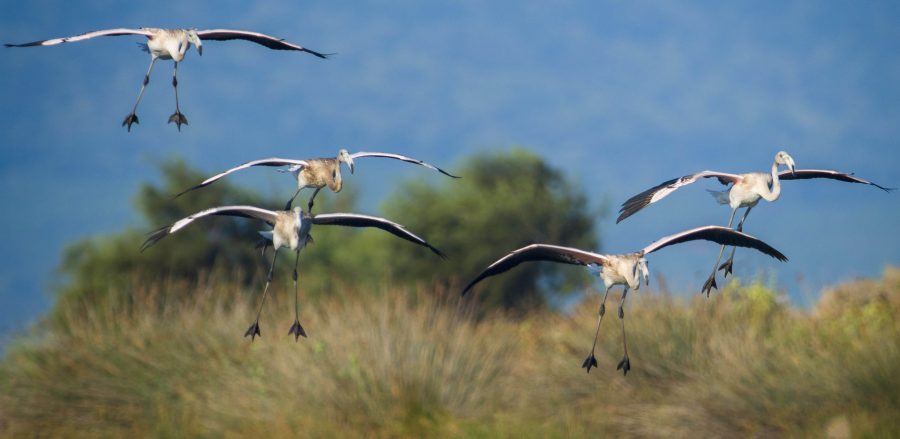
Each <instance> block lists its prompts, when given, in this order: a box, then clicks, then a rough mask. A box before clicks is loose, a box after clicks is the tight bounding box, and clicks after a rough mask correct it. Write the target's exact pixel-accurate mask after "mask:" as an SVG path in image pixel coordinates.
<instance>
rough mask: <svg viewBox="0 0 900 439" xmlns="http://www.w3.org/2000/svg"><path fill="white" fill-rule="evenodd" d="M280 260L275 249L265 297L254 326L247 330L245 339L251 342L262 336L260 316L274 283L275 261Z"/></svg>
mask: <svg viewBox="0 0 900 439" xmlns="http://www.w3.org/2000/svg"><path fill="white" fill-rule="evenodd" d="M277 259H278V249H275V254H274V255H273V256H272V266H271V267H269V275H268V276H266V287H265V288H264V289H263V297H262V301H261V302H259V310H257V311H256V320H255V321H254V322H253V324H251V325H250V327H249V328H247V332H245V333H244V337H250V340H251V341H253V340H254V339H255V338H256V336H257V335H260V336H261V335H262V334H261V333H260V332H259V316H260V314H262V310H263V305H265V303H266V297H268V296H269V284H271V283H272V273H273V272H274V271H275V261H276V260H277Z"/></svg>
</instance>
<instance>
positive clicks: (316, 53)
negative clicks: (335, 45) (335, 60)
mask: <svg viewBox="0 0 900 439" xmlns="http://www.w3.org/2000/svg"><path fill="white" fill-rule="evenodd" d="M302 51H303V52H306V53H309V54H311V55H315V56H317V57H319V58H322V59H328V58H330V57H332V56H335V55H337V53H320V52H316V51H315V50H309V49H306V48H304V49H302Z"/></svg>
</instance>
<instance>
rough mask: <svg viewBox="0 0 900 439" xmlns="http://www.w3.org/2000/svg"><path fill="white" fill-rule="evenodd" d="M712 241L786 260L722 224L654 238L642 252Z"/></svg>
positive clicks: (769, 248) (771, 248)
mask: <svg viewBox="0 0 900 439" xmlns="http://www.w3.org/2000/svg"><path fill="white" fill-rule="evenodd" d="M700 239H702V240H706V241H712V242H715V243H718V244H722V245H729V246H738V247H747V248H752V249H754V250H758V251H760V252H762V253H765V254H767V255H769V256H771V257H773V258H775V259H778V260H779V261H782V262H784V261H787V256H785V255H783V254H781V252H779V251H778V250H776V249H775V248H773V247H772V246H770V245H769V244H766V243H765V242H763V241H762V240H760V239H758V238H755V237H753V236H750V235H748V234H746V233H743V232H738V231H737V230H733V229H730V228H728V227H722V226H702V227H697V228H694V229H690V230H685V231H683V232H679V233H676V234H674V235H669V236H666V237H663V238H660V239H658V240H656V242H654V243H652V244H650V245H648V246H646V247H644V249H643V250H642V251H643V254H645V255H647V254H650V253H653V252H655V251H657V250H659V249H661V248H664V247H668V246H670V245H674V244H680V243H682V242H688V241H696V240H700Z"/></svg>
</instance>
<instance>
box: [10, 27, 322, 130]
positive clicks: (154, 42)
mask: <svg viewBox="0 0 900 439" xmlns="http://www.w3.org/2000/svg"><path fill="white" fill-rule="evenodd" d="M121 35H142V36H144V37H147V42H146V43H139V45H140V46H141V48H142V49H143V50H144V51H145V52H147V53H149V54H150V67H148V68H147V73H146V74H144V82H143V83H142V84H141V91H140V92H139V93H138V97H137V101H136V102H135V103H134V107H133V108H132V110H131V113H129V114H128V115H127V116H125V120H124V121H122V126H127V129H128V131H129V132H130V131H131V125H132V124H136V123H139V122H138V117H137V114H136V112H137V107H138V104H140V102H141V97H143V96H144V89H145V88H146V87H147V84H149V83H150V72H151V71H152V70H153V64H154V63H155V62H156V60H157V59H163V60H169V59H170V60H172V61H174V63H175V70H174V72H173V73H172V87H174V88H175V113H173V114H172V115H171V116H169V123H174V124H175V126H176V127H177V128H178V131H181V125H187V124H188V121H187V118H186V117H185V116H184V114H182V113H181V110H180V108H179V106H178V63H179V62H181V61H182V60H183V59H184V56H185V54H186V53H187V51H188V49H190V47H191V44H193V45H194V46H196V47H197V53H198V54H199V55H201V56H202V55H203V40H220V41H224V40H247V41H252V42H254V43H257V44H260V45H262V46H265V47H268V48H269V49H274V50H296V51H301V52H306V53H309V54H312V55H315V56H317V57H319V58H327V57H328V56H329V55H330V54H324V53H319V52H316V51H314V50H310V49H307V48H305V47H302V46H299V45H297V44H294V43H290V42H287V41H285V40H283V39H281V38H276V37H273V36H270V35H266V34H262V33H259V32H251V31H244V30H232V29H209V30H202V31H198V30H196V29H159V28H152V27H142V28H138V29H127V28H117V29H106V30H98V31H93V32H87V33H83V34H81V35H76V36H72V37H64V38H53V39H49V40H40V41H33V42H30V43H24V44H6V47H35V46H55V45H57V44H64V43H74V42H77V41H84V40H89V39H91V38H96V37H112V36H121Z"/></svg>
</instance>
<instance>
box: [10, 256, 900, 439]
mask: <svg viewBox="0 0 900 439" xmlns="http://www.w3.org/2000/svg"><path fill="white" fill-rule="evenodd" d="M240 288H241V287H238V286H236V285H234V284H232V283H230V282H227V281H224V280H216V279H211V280H210V279H207V280H203V281H201V282H200V283H199V284H198V285H188V284H179V283H165V282H161V283H159V284H157V285H149V286H145V287H136V288H133V289H132V291H129V293H130V297H132V300H131V301H130V302H129V303H106V304H104V305H101V307H99V308H97V307H94V308H80V310H79V311H70V312H69V313H65V312H63V313H60V315H56V316H55V320H54V321H53V322H52V323H47V324H44V325H42V326H41V327H39V328H37V329H36V330H35V331H33V332H32V333H29V334H23V335H21V336H20V337H18V338H17V339H16V340H15V341H14V342H13V343H12V344H11V345H10V346H9V347H8V351H7V354H6V357H5V358H4V359H3V360H2V362H0V433H2V435H4V436H46V437H58V436H84V435H88V434H89V435H92V436H100V437H121V436H125V435H140V436H142V437H146V436H158V437H207V436H208V437H245V436H261V437H296V436H314V437H319V436H338V435H339V436H343V437H347V436H350V437H421V436H442V437H473V436H474V437H579V436H580V437H596V436H599V435H615V436H636V437H646V436H665V437H671V436H700V437H709V436H725V437H732V436H736V437H748V436H763V437H767V436H823V435H825V434H836V435H841V434H845V435H846V434H849V435H851V436H853V437H891V436H897V435H898V434H900V419H898V416H897V413H900V373H898V371H900V368H898V365H900V322H898V320H897V316H898V311H900V269H888V270H887V271H886V272H885V275H884V277H883V278H882V279H880V280H877V281H861V282H855V283H851V284H847V285H844V286H841V287H839V288H837V289H834V290H832V291H829V292H826V293H825V294H824V295H823V297H822V299H821V300H820V302H819V304H818V305H817V306H816V308H815V309H814V310H812V311H809V312H801V311H798V310H796V309H792V308H791V307H789V306H787V305H786V304H784V303H783V302H781V301H780V300H779V299H778V297H777V296H776V295H775V294H774V293H773V292H772V291H771V290H768V289H766V288H765V287H762V286H760V285H748V286H738V285H732V286H730V287H728V288H726V289H725V290H724V291H723V292H721V293H716V294H714V296H713V297H711V298H710V299H706V298H705V296H704V297H697V298H695V299H693V300H691V301H690V302H687V303H685V302H682V301H678V300H675V299H671V298H668V297H663V296H659V295H653V294H651V293H648V292H646V291H641V292H639V293H637V294H634V295H633V296H631V298H629V302H630V303H629V304H628V305H627V306H626V320H625V321H626V325H627V330H628V340H629V354H630V357H631V361H632V367H633V369H632V371H631V373H629V375H628V376H627V377H623V376H622V375H621V374H620V373H617V372H616V371H615V365H616V363H617V362H618V360H619V359H620V358H621V330H620V328H619V325H620V322H619V321H618V319H616V318H615V317H616V316H615V312H611V313H609V314H608V315H607V317H606V321H604V322H603V328H602V329H601V333H600V336H601V341H600V346H599V352H598V355H597V358H598V361H599V363H600V367H599V369H596V370H594V371H592V372H591V373H590V374H589V375H588V374H585V373H584V370H583V369H580V368H579V366H580V365H581V362H582V360H583V359H584V357H585V356H586V355H587V353H588V350H589V349H590V343H591V340H592V336H593V325H594V324H595V322H596V310H597V305H598V300H599V299H598V298H597V297H594V296H592V297H591V298H590V299H588V300H586V301H585V303H583V304H581V305H579V306H577V307H576V309H575V310H574V311H573V312H572V313H571V314H570V315H563V314H558V313H553V312H549V311H547V312H540V313H534V314H530V315H526V316H524V317H515V318H513V317H509V316H505V315H502V314H493V315H488V316H479V318H478V319H476V318H475V317H474V316H475V315H476V313H474V312H473V310H471V309H469V306H468V305H467V304H466V303H465V302H461V301H460V300H459V299H458V298H457V296H456V293H455V292H448V291H437V292H435V291H426V290H424V289H423V290H419V291H412V290H394V289H390V288H388V287H386V286H383V285H382V286H374V287H372V289H371V291H341V292H335V293H334V294H333V295H331V296H328V297H320V298H316V299H315V300H314V301H307V302H305V303H304V304H303V308H302V319H301V320H302V322H303V324H304V327H305V328H306V330H307V332H308V333H309V335H310V338H308V339H301V340H300V341H299V342H298V343H295V342H294V340H293V338H292V337H288V336H287V329H288V328H289V326H290V323H291V321H292V320H293V316H292V311H291V309H292V303H291V301H290V300H288V299H286V297H288V294H286V293H288V292H289V291H290V289H289V288H285V286H284V285H280V284H279V285H275V290H274V291H275V299H276V300H273V301H272V302H270V303H269V305H268V306H267V307H266V309H265V310H264V312H263V321H262V331H263V336H262V339H257V341H255V342H253V343H250V341H249V340H246V339H243V338H242V337H241V335H242V333H243V330H244V329H246V327H247V325H249V323H250V322H251V321H252V319H253V313H254V312H255V309H254V308H253V306H254V303H251V302H250V301H249V300H247V299H248V296H247V295H246V294H244V293H246V292H245V291H242V290H240ZM282 296H284V297H282ZM174 297H179V298H182V299H179V300H172V298H174ZM632 299H634V301H633V302H632ZM611 302H612V298H611ZM70 309H72V310H76V309H79V308H78V307H74V306H73V307H71V308H70ZM611 310H613V311H614V308H611Z"/></svg>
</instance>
